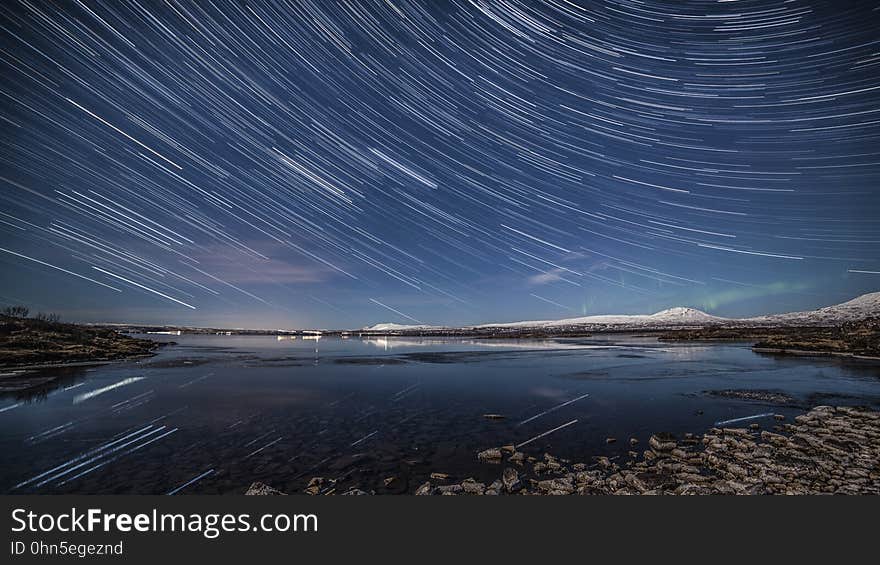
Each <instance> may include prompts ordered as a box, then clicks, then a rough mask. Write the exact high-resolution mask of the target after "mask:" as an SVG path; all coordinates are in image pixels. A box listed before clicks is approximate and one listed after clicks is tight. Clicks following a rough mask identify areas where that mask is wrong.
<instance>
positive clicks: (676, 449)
mask: <svg viewBox="0 0 880 565" xmlns="http://www.w3.org/2000/svg"><path fill="white" fill-rule="evenodd" d="M775 420H776V422H775V425H774V427H773V431H770V430H762V429H761V428H760V426H759V425H757V424H751V425H749V426H748V427H747V428H712V429H710V430H709V431H708V432H706V434H705V435H703V436H696V435H689V434H688V435H685V436H684V437H682V438H677V437H673V436H672V435H669V434H663V433H657V434H654V435H653V436H651V438H650V440H649V442H648V445H646V446H644V449H642V450H641V451H639V450H640V448H641V447H642V446H640V445H639V443H638V441H637V440H635V439H631V440H629V441H630V444H631V449H632V450H631V451H629V455H628V456H627V457H624V458H619V459H614V460H612V459H609V458H608V457H596V458H594V460H593V461H591V462H583V463H572V462H570V461H568V460H565V459H561V458H558V457H554V456H553V455H551V454H544V455H543V456H542V457H534V456H531V455H527V454H526V453H524V452H521V451H517V450H516V448H514V446H502V447H496V448H490V449H486V450H484V451H481V452H479V453H478V454H476V457H477V459H478V460H479V461H480V462H481V463H482V464H484V465H487V466H492V467H494V468H497V479H496V480H494V481H492V482H490V483H484V482H480V481H477V480H475V479H473V478H468V479H465V480H463V481H454V480H451V479H450V477H448V476H446V475H445V474H443V473H433V474H432V475H431V479H430V480H428V481H426V482H424V483H423V484H422V485H421V486H419V487H418V488H417V489H416V490H415V492H414V494H416V495H542V494H544V495H570V494H613V495H635V494H646V495H650V494H654V495H661V494H672V495H687V494H880V412H876V411H873V410H869V409H864V408H852V407H831V406H818V407H816V408H813V409H812V410H810V411H809V412H807V413H805V414H802V415H800V416H798V417H796V418H795V420H794V421H793V422H791V423H787V422H785V419H784V418H783V417H782V416H776V419H775ZM388 480H393V478H389V479H388ZM305 493H306V494H371V493H367V492H364V491H362V490H359V489H356V488H354V489H350V490H348V491H346V492H338V491H337V490H336V488H335V484H334V481H333V479H328V478H324V477H314V478H313V479H312V480H311V481H310V482H309V485H308V487H307V488H306V489H305ZM248 494H282V493H280V492H278V491H275V490H274V489H272V488H271V487H267V486H266V485H262V484H259V485H258V484H254V485H252V486H251V489H250V490H249V491H248Z"/></svg>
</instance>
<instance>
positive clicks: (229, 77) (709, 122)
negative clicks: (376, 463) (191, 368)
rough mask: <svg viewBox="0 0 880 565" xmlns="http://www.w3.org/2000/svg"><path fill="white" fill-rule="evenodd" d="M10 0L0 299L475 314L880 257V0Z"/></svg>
mask: <svg viewBox="0 0 880 565" xmlns="http://www.w3.org/2000/svg"><path fill="white" fill-rule="evenodd" d="M59 4H60V6H61V7H58V6H55V5H53V4H50V3H48V2H40V1H37V0H27V1H15V0H10V1H8V2H3V3H2V6H0V69H2V71H0V72H2V75H0V76H2V81H0V99H2V102H0V128H2V136H0V137H2V138H0V143H2V145H0V302H2V303H3V304H26V305H28V306H30V307H31V310H32V311H36V310H42V311H53V312H58V313H60V314H61V315H62V317H63V318H64V319H68V320H81V321H108V322H144V323H177V324H193V325H214V326H225V327H261V328H278V327H284V328H294V327H335V328H341V327H360V326H364V325H367V324H374V323H377V322H397V323H409V324H415V323H431V324H468V323H479V322H489V321H514V320H522V319H552V318H565V317H573V316H579V315H584V314H601V313H650V312H654V311H657V310H660V309H663V308H667V307H670V306H678V305H684V306H692V307H697V308H701V309H703V310H706V311H708V312H710V313H713V314H717V315H722V316H744V315H753V314H763V313H770V312H780V311H791V310H800V309H810V308H814V307H818V306H824V305H828V304H833V303H837V302H841V301H844V300H847V299H849V298H852V297H854V296H856V295H859V294H862V293H865V292H871V291H876V290H878V289H880V245H878V243H880V187H878V181H880V143H878V142H880V33H878V30H880V8H878V5H877V4H876V3H875V2H861V3H860V2H846V1H840V0H834V1H828V2H811V1H800V0H793V1H788V2H780V1H773V2H769V1H768V2H764V1H749V0H744V1H723V0H719V1H714V0H713V1H692V2H683V1H665V2H658V1H653V0H645V1H625V0H620V1H604V2H598V1H597V2H583V3H582V2H575V1H570V0H556V1H551V2H544V3H538V2H525V1H475V2H466V1H464V0H456V1H450V2H440V1H436V2H435V1H431V2H405V1H401V0H386V1H376V2H366V1H357V0H340V1H339V2H281V1H274V2H256V1H255V2H229V3H226V2H221V1H219V0H213V1H198V2H182V1H179V0H166V1H163V2H159V1H150V2H147V1H141V2H128V1H121V0H112V1H111V0H99V1H91V0H89V1H70V2H67V1H65V2H60V3H59Z"/></svg>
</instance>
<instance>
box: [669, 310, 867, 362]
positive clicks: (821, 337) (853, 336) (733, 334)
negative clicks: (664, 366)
mask: <svg viewBox="0 0 880 565" xmlns="http://www.w3.org/2000/svg"><path fill="white" fill-rule="evenodd" d="M659 339H660V341H752V342H754V345H753V348H754V350H755V351H757V352H759V353H781V354H793V355H845V356H852V357H864V358H874V359H880V318H867V319H864V320H860V321H856V322H845V323H843V324H840V325H838V326H832V327H759V328H730V327H707V328H700V329H688V330H675V331H669V332H664V333H663V334H661V335H660V337H659Z"/></svg>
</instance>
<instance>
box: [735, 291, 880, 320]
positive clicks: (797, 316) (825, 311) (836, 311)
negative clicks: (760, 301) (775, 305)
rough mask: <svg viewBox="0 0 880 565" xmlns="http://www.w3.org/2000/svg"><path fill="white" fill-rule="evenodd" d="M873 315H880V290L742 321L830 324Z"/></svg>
mask: <svg viewBox="0 0 880 565" xmlns="http://www.w3.org/2000/svg"><path fill="white" fill-rule="evenodd" d="M872 316H880V292H872V293H870V294H863V295H861V296H859V297H857V298H853V299H852V300H850V301H848V302H844V303H842V304H835V305H834V306H825V307H824V308H819V309H817V310H808V311H806V312H790V313H788V314H775V315H771V316H758V317H756V318H745V319H743V320H740V321H741V322H748V323H758V324H761V325H764V324H781V325H803V326H828V325H834V324H839V323H841V322H851V321H854V320H862V319H864V318H870V317H872Z"/></svg>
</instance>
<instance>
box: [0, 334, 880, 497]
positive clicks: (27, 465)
mask: <svg viewBox="0 0 880 565" xmlns="http://www.w3.org/2000/svg"><path fill="white" fill-rule="evenodd" d="M151 337H153V338H159V339H163V340H165V341H169V340H174V341H176V342H177V343H178V344H177V345H172V346H168V347H165V348H163V349H161V350H160V353H159V354H158V355H156V356H154V357H151V358H149V359H144V360H140V361H137V362H135V361H130V362H123V363H115V364H110V365H103V366H96V367H88V368H71V369H66V370H65V371H64V373H63V374H64V377H63V378H62V379H61V380H60V381H59V382H58V383H57V386H55V388H54V389H52V390H48V391H43V392H42V393H41V394H39V395H30V396H22V395H18V396H17V395H14V394H12V395H5V396H3V397H0V453H2V458H0V489H2V490H3V491H5V492H12V493H116V494H121V493H142V494H165V493H177V494H217V493H243V492H244V490H245V489H246V488H247V487H248V485H249V484H250V483H251V482H253V481H257V480H259V481H263V482H265V483H267V484H270V485H272V486H274V487H276V488H280V489H281V490H285V491H287V492H291V493H293V492H297V491H300V490H302V489H303V488H304V487H305V485H306V483H307V482H308V480H309V479H310V478H311V477H314V476H323V477H327V478H336V479H339V480H340V483H339V484H340V488H341V490H347V488H348V487H350V486H357V487H359V488H362V489H364V490H368V491H369V490H371V489H372V490H375V491H376V492H378V493H392V492H412V491H413V490H415V488H417V487H418V485H419V484H421V483H422V482H424V481H425V480H426V478H427V476H428V475H429V474H430V473H431V472H434V471H437V472H445V473H449V474H450V475H452V476H453V477H454V478H457V479H464V478H467V477H471V476H473V477H475V478H477V479H479V480H490V479H494V478H496V477H497V473H498V470H497V468H496V469H494V470H489V469H487V467H486V466H485V465H480V464H478V463H477V461H476V457H475V454H476V452H477V451H479V450H482V449H485V448H488V447H495V446H500V445H504V444H519V443H523V442H526V441H527V440H529V439H531V438H533V437H535V436H538V435H540V434H542V433H544V432H547V431H548V430H552V429H554V428H557V427H559V426H563V425H565V424H567V423H570V422H572V421H574V420H577V421H576V422H575V423H572V424H570V425H568V426H566V427H563V428H561V429H559V430H557V431H555V432H553V433H550V434H548V435H546V436H544V437H541V438H539V439H536V440H534V441H532V442H530V443H528V444H526V445H524V446H523V447H522V448H521V449H522V450H523V451H525V452H526V453H528V454H533V455H538V456H540V455H542V454H543V453H544V452H551V453H553V454H555V455H558V456H561V457H565V458H568V459H572V460H575V461H589V460H590V458H591V457H592V456H595V455H608V456H612V457H614V456H622V457H625V456H626V452H627V451H628V450H629V449H630V446H629V441H628V439H629V438H630V437H635V438H638V439H639V440H640V441H641V446H640V449H643V447H642V446H644V444H645V442H647V440H648V438H649V437H650V435H651V433H652V432H658V431H669V432H672V433H675V434H682V433H684V432H693V433H702V432H704V431H705V430H706V429H707V428H709V427H711V426H713V424H714V423H715V422H718V421H722V420H729V419H735V418H743V417H748V416H755V415H759V414H764V413H769V412H773V413H781V414H785V415H787V416H788V417H791V416H794V415H796V414H798V413H800V412H802V411H803V410H804V409H805V408H807V407H809V406H812V405H816V404H837V405H840V404H849V405H869V406H873V407H875V408H880V367H878V366H877V365H871V364H867V363H858V362H853V361H844V360H840V359H827V358H795V357H779V356H768V355H760V354H756V353H754V352H752V351H751V349H750V348H749V346H748V344H723V345H714V344H712V345H705V344H693V343H685V344H666V343H658V342H657V341H656V340H655V339H653V338H639V337H634V336H629V337H628V336H613V337H611V336H609V337H598V338H576V339H548V340H509V341H502V340H469V339H443V340H437V339H418V338H387V339H369V340H367V339H364V340H362V339H359V338H351V339H328V338H324V339H320V340H303V339H302V338H297V339H295V340H289V339H284V340H281V339H277V338H275V337H237V336H173V337H171V336H151ZM719 389H761V390H774V391H780V392H784V393H786V394H788V395H790V396H791V397H793V399H794V400H793V402H789V403H787V404H784V405H779V404H775V405H774V404H767V403H762V402H756V401H747V400H738V399H730V398H721V397H717V396H713V395H710V394H707V391H712V390H719ZM570 401H572V402H570ZM566 403H567V404H566ZM484 414H500V415H503V416H504V419H500V420H490V419H487V418H485V417H484V416H483V415H484ZM752 422H756V423H759V424H761V425H762V426H764V427H767V428H770V427H772V426H773V425H774V424H775V421H774V420H773V418H772V417H766V416H765V417H760V418H756V419H753V420H748V421H745V422H744V423H743V424H741V425H745V424H747V423H752ZM608 437H614V438H617V440H618V441H617V442H616V443H612V444H607V443H606V438H608ZM392 476H394V477H397V478H398V480H397V481H395V482H393V483H392V484H391V485H390V486H389V487H387V488H386V487H385V486H384V483H383V479H384V478H386V477H392Z"/></svg>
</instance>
